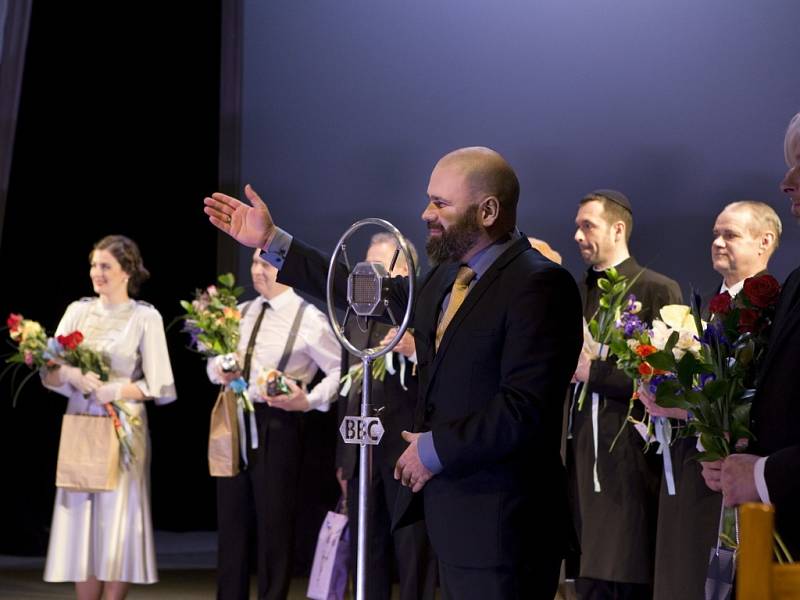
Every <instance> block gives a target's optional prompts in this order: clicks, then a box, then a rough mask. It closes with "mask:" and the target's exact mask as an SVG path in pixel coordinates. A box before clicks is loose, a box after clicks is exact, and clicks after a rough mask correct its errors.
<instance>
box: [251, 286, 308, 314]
mask: <svg viewBox="0 0 800 600" xmlns="http://www.w3.org/2000/svg"><path fill="white" fill-rule="evenodd" d="M258 298H259V300H262V301H265V302H269V305H270V306H271V307H272V308H274V309H275V310H280V309H282V308H284V307H285V306H289V305H291V304H292V303H293V302H295V300H296V299H297V298H299V296H298V295H297V294H295V293H294V290H293V289H292V288H289V289H287V290H286V291H283V292H281V293H280V294H278V295H277V296H275V297H273V298H272V299H271V300H270V299H269V298H264V296H259V297H258Z"/></svg>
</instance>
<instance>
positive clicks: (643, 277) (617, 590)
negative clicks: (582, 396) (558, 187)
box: [571, 189, 681, 599]
mask: <svg viewBox="0 0 800 600" xmlns="http://www.w3.org/2000/svg"><path fill="white" fill-rule="evenodd" d="M575 228H576V229H575V241H576V242H577V243H578V249H579V251H580V253H581V258H582V259H583V261H584V262H585V263H586V264H587V265H589V269H588V271H587V273H586V279H585V280H584V282H583V285H582V286H581V294H582V296H583V315H584V318H585V319H586V320H587V321H589V320H590V319H591V318H592V316H593V315H594V313H595V311H596V310H597V307H598V303H599V300H600V294H601V291H600V288H599V287H598V285H597V281H598V280H599V279H600V278H601V277H603V276H604V274H605V271H606V269H609V268H611V267H614V268H616V270H617V271H618V272H619V273H620V274H621V275H624V276H625V277H627V278H628V280H632V279H633V278H636V280H635V282H634V283H633V286H632V288H631V290H630V291H631V293H632V294H634V295H635V296H636V299H637V300H638V301H640V302H641V303H642V311H641V313H639V317H640V318H641V320H642V321H643V322H646V323H650V322H651V321H652V319H653V317H654V316H657V315H658V312H659V310H660V309H661V307H662V306H664V305H667V304H676V303H681V290H680V287H679V286H678V284H677V283H676V282H675V281H673V280H672V279H670V278H668V277H665V276H664V275H661V274H660V273H656V272H655V271H652V270H650V269H646V268H644V267H642V266H640V265H639V264H638V263H637V262H636V260H635V259H634V258H633V257H632V256H631V254H630V251H629V250H628V242H629V240H630V236H631V232H632V230H633V209H632V207H631V203H630V200H628V198H627V197H626V196H625V195H624V194H623V193H621V192H618V191H616V190H607V189H601V190H595V191H593V192H591V193H590V194H588V195H586V196H585V197H584V198H583V199H582V200H581V201H580V205H579V207H578V215H577V217H576V218H575ZM575 380H576V382H578V384H579V386H578V389H580V386H582V385H584V386H588V387H587V393H586V400H585V402H584V404H583V408H582V410H578V409H577V407H573V411H572V434H571V437H572V439H571V450H572V452H573V453H574V473H573V476H574V477H575V483H576V488H577V503H578V507H577V509H578V510H577V512H578V514H579V515H580V541H581V561H580V576H579V578H578V580H577V581H576V590H577V592H578V594H579V596H580V597H581V598H582V599H606V598H625V599H639V598H642V599H644V598H650V597H651V596H652V583H653V564H654V555H655V533H656V522H657V521H656V519H657V515H658V492H659V482H660V477H661V457H660V456H656V454H655V451H654V450H650V451H649V452H647V453H645V451H644V446H645V441H644V440H643V439H642V437H641V436H640V435H639V433H638V432H637V430H636V429H635V428H634V427H632V426H630V425H628V426H626V427H625V428H624V429H623V425H624V424H625V422H626V416H627V413H628V405H629V401H630V398H631V394H632V392H633V384H632V382H631V380H630V379H629V378H628V377H627V376H626V375H625V374H624V373H623V372H622V371H620V370H619V369H617V368H616V365H615V362H614V361H613V360H604V359H603V358H602V357H598V356H593V355H591V354H590V353H589V352H588V351H587V349H586V348H585V349H584V352H582V353H581V358H580V360H579V362H578V368H577V370H576V372H575ZM643 415H644V409H643V407H642V405H641V404H640V403H638V402H636V403H635V406H634V414H633V416H634V417H635V418H637V419H638V420H641V419H642V417H643ZM620 429H622V432H621V434H620V435H619V437H618V439H617V441H616V443H615V444H614V449H613V451H611V445H612V443H613V442H614V438H615V437H616V436H617V434H618V433H619V432H620Z"/></svg>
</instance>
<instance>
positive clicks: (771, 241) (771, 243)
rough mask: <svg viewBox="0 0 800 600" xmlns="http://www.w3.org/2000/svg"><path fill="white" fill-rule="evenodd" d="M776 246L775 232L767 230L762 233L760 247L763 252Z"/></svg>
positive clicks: (769, 250)
mask: <svg viewBox="0 0 800 600" xmlns="http://www.w3.org/2000/svg"><path fill="white" fill-rule="evenodd" d="M774 247H775V234H774V233H772V232H771V231H765V232H764V233H762V234H761V239H760V240H759V242H758V249H759V250H760V251H761V252H760V253H761V254H763V253H764V252H771V251H772V249H773V248H774Z"/></svg>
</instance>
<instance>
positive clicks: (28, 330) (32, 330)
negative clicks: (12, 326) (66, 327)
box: [21, 320, 43, 342]
mask: <svg viewBox="0 0 800 600" xmlns="http://www.w3.org/2000/svg"><path fill="white" fill-rule="evenodd" d="M42 334H43V330H42V326H41V325H39V323H37V322H36V321H28V320H25V321H23V322H22V334H21V337H22V341H23V342H25V340H27V339H28V338H30V337H38V336H41V335H42Z"/></svg>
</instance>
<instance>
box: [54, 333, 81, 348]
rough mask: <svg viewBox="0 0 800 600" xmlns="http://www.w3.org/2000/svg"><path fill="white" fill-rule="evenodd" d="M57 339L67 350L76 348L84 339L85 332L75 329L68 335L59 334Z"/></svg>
mask: <svg viewBox="0 0 800 600" xmlns="http://www.w3.org/2000/svg"><path fill="white" fill-rule="evenodd" d="M56 340H57V341H58V343H59V344H61V345H62V346H64V348H66V349H67V350H75V348H77V347H78V346H79V345H80V343H81V342H82V341H83V334H82V333H81V332H80V331H73V332H72V333H69V334H67V335H59V336H57V337H56Z"/></svg>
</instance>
